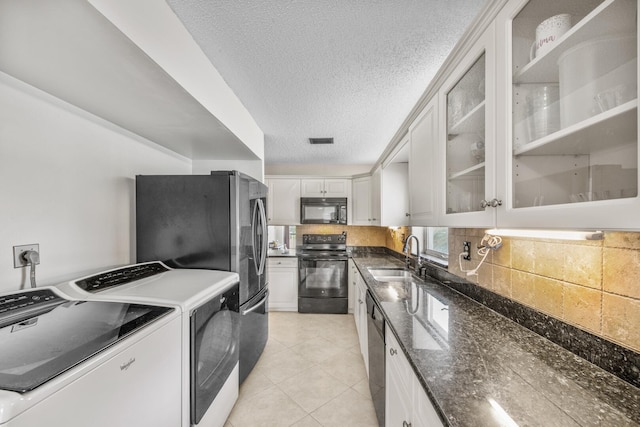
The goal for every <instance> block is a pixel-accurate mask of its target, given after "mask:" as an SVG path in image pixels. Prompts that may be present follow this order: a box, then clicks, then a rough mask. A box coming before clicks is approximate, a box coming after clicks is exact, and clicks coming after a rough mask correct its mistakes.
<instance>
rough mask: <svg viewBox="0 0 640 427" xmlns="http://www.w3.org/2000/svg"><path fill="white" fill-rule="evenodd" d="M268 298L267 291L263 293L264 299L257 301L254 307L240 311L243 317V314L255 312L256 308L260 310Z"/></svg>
mask: <svg viewBox="0 0 640 427" xmlns="http://www.w3.org/2000/svg"><path fill="white" fill-rule="evenodd" d="M268 297H269V291H267V292H265V294H264V298H262V299H261V300H260V301H258V303H257V304H256V305H254V306H253V307H251V308H248V309H246V310H242V315H243V316H244V315H245V314H248V313H251V312H252V311H256V310H257V309H258V308H260V306H261V305H264V303H265V302H266V301H267V298H268Z"/></svg>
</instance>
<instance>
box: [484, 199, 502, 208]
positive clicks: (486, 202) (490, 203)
mask: <svg viewBox="0 0 640 427" xmlns="http://www.w3.org/2000/svg"><path fill="white" fill-rule="evenodd" d="M489 206H490V207H492V208H497V207H498V206H502V200H498V199H491V200H482V201H480V207H481V208H482V209H484V208H487V207H489Z"/></svg>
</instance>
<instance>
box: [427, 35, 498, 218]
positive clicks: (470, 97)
mask: <svg viewBox="0 0 640 427" xmlns="http://www.w3.org/2000/svg"><path fill="white" fill-rule="evenodd" d="M494 35H495V33H494V26H493V25H491V26H489V28H488V29H487V30H486V31H485V32H484V34H483V35H482V36H481V37H480V38H479V39H478V40H477V41H476V42H475V43H474V45H473V46H471V49H469V51H468V53H467V54H466V55H465V56H464V58H463V59H462V61H460V63H459V64H458V66H457V67H456V68H455V69H454V71H453V73H452V74H451V75H450V76H449V78H448V79H447V80H446V81H445V83H444V85H443V86H442V87H441V89H440V112H441V117H440V127H441V137H440V141H441V147H444V151H443V153H441V156H442V159H443V160H442V163H443V164H444V165H445V170H444V171H443V176H444V182H445V185H444V191H443V192H442V194H441V205H440V210H441V212H440V214H441V215H440V219H439V222H440V224H441V225H446V226H462V227H490V226H493V225H494V224H495V214H496V209H495V206H494V205H496V206H497V205H498V204H499V203H500V202H499V200H501V197H502V196H498V195H497V194H496V186H495V147H496V137H495V117H496V112H495V66H496V62H495V61H496V59H495V37H494Z"/></svg>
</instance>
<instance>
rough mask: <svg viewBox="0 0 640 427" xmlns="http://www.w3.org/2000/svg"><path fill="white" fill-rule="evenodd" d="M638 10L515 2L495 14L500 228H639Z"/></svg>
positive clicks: (564, 1) (583, 0) (620, 0)
mask: <svg viewBox="0 0 640 427" xmlns="http://www.w3.org/2000/svg"><path fill="white" fill-rule="evenodd" d="M637 13H638V12H637V1H636V0H604V1H603V0H553V1H546V0H544V1H538V0H531V1H528V2H527V1H523V0H514V1H512V2H510V3H509V4H508V5H507V7H506V8H505V10H504V11H503V12H502V13H501V14H500V16H499V17H498V20H497V22H498V28H499V29H500V30H499V31H498V33H497V46H498V64H499V66H498V70H497V72H498V77H497V78H498V81H502V82H505V83H504V84H505V87H504V89H499V91H498V92H499V95H498V96H499V99H500V101H499V102H498V117H504V118H506V119H507V120H505V123H504V125H503V124H499V125H498V139H500V140H502V139H503V140H504V141H505V145H506V146H505V147H503V148H504V149H503V150H502V149H501V150H499V152H498V157H497V158H498V165H499V167H500V168H502V167H504V168H505V169H504V170H502V169H501V171H499V175H502V176H503V177H504V178H505V179H504V182H505V183H507V186H506V188H505V189H504V194H505V200H504V205H503V206H502V207H501V208H500V209H499V211H498V225H499V226H509V225H521V224H523V223H526V224H531V226H534V227H570V228H591V227H602V228H638V226H640V220H638V219H637V212H638V207H639V206H640V203H639V202H638V99H637V95H638V88H637V83H638V67H637V56H638V46H637V34H638V29H637ZM503 90H504V91H505V92H503ZM502 101H504V102H503V105H504V107H502V106H501V105H500V104H501V102H502ZM503 108H504V109H503ZM499 192H500V191H499ZM617 208H619V209H617Z"/></svg>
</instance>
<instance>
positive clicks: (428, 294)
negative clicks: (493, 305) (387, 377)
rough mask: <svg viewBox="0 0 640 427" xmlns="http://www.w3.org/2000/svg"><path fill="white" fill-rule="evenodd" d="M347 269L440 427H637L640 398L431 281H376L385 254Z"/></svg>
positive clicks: (393, 262)
mask: <svg viewBox="0 0 640 427" xmlns="http://www.w3.org/2000/svg"><path fill="white" fill-rule="evenodd" d="M353 260H354V262H355V263H356V266H357V267H358V270H359V271H360V273H361V274H362V277H363V279H364V281H365V282H366V284H367V286H368V287H369V289H370V290H371V291H372V293H373V296H374V298H375V299H376V300H377V302H378V303H379V304H380V306H381V308H382V311H383V312H384V314H385V316H386V319H387V322H388V323H387V325H388V329H387V333H390V332H389V331H391V332H392V333H393V334H394V335H395V336H396V338H397V339H398V342H399V343H400V345H401V347H403V351H404V353H405V355H406V356H407V358H408V359H409V362H410V363H411V365H412V367H413V369H414V371H415V373H416V375H417V377H418V379H419V381H420V382H421V383H422V386H423V387H424V389H425V391H426V392H427V394H428V395H429V397H430V398H431V400H432V402H433V403H434V406H435V407H436V409H437V410H438V411H439V412H440V415H441V418H442V419H443V422H444V423H445V425H447V424H448V425H450V426H502V425H513V424H509V422H508V420H505V418H504V414H506V415H507V416H508V417H510V418H511V419H512V421H513V422H515V423H516V424H517V425H518V426H521V427H522V426H545V427H546V426H616V427H619V426H637V425H640V389H638V388H636V387H634V386H633V385H631V384H629V383H627V382H625V381H623V380H621V379H620V378H618V377H616V376H615V375H612V374H610V373H608V372H606V371H604V370H602V369H600V368H599V367H597V366H595V365H593V364H591V363H589V362H588V361H586V360H585V359H582V358H580V357H578V356H577V355H575V354H573V353H571V352H569V351H568V350H565V349H564V348H562V347H560V346H558V345H556V344H554V343H552V342H551V341H549V340H547V339H545V338H543V337H542V336H540V335H538V334H536V333H534V332H532V331H530V330H529V329H527V328H525V327H523V326H521V325H519V324H517V323H516V322H513V321H511V320H509V319H508V318H506V317H504V316H502V315H500V314H498V313H496V312H494V311H492V310H491V309H489V308H487V307H485V306H483V305H482V304H480V303H478V302H476V301H474V300H472V299H470V298H468V297H466V296H464V295H462V294H460V293H458V292H456V291H454V290H453V289H451V288H450V287H448V286H446V285H444V284H441V283H440V282H438V281H437V280H430V279H426V280H421V279H418V278H415V277H413V279H412V280H410V281H406V282H386V283H383V282H378V281H376V280H375V279H374V278H373V276H372V275H371V274H370V273H369V271H368V269H367V268H368V267H375V268H379V267H382V268H384V267H387V268H389V267H403V266H404V265H403V263H402V262H401V261H400V260H398V259H396V258H394V257H392V256H390V255H385V254H357V253H354V254H353ZM410 313H414V314H410Z"/></svg>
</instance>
